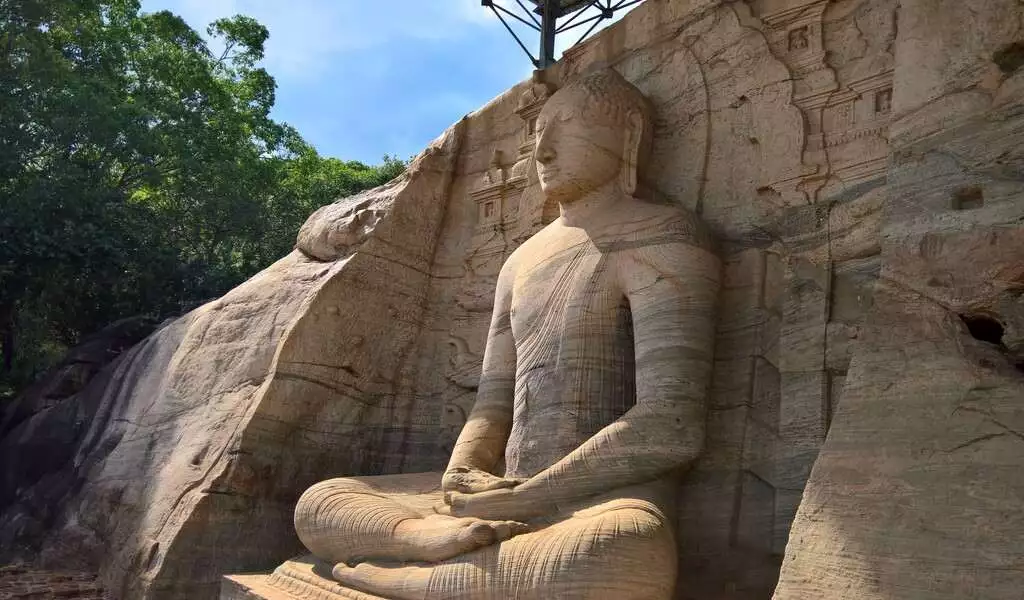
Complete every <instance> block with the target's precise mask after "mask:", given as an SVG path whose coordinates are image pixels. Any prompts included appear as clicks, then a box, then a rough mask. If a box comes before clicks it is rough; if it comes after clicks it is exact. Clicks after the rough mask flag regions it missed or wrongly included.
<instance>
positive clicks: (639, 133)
mask: <svg viewBox="0 0 1024 600" xmlns="http://www.w3.org/2000/svg"><path fill="white" fill-rule="evenodd" d="M643 132H644V118H643V115H641V114H640V113H637V112H631V113H629V116H627V117H626V135H625V136H624V143H625V148H623V152H622V190H623V191H624V192H626V194H628V195H630V196H632V195H633V194H635V193H636V188H637V172H638V170H639V168H640V144H641V143H642V141H643Z"/></svg>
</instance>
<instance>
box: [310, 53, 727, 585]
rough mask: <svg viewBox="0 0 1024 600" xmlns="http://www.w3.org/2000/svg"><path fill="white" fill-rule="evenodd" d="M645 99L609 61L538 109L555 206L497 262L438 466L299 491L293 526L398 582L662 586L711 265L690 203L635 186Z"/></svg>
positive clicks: (357, 576)
mask: <svg viewBox="0 0 1024 600" xmlns="http://www.w3.org/2000/svg"><path fill="white" fill-rule="evenodd" d="M650 133H651V110H650V108H649V105H648V103H647V101H646V99H645V98H644V97H643V96H642V95H641V94H640V92H639V91H638V90H637V89H636V88H635V87H633V86H632V85H631V84H629V83H628V82H627V81H625V80H624V79H623V78H622V77H621V76H620V75H618V74H617V73H616V72H614V71H612V70H610V69H605V70H599V71H595V72H593V73H591V74H588V75H585V76H582V77H580V78H579V79H577V80H576V81H575V82H573V83H570V84H569V85H567V86H565V87H564V88H562V89H560V90H559V91H558V92H556V93H555V94H554V95H553V96H552V97H551V98H550V100H549V101H548V102H547V104H546V105H545V106H544V108H543V110H542V112H541V114H540V117H539V118H538V135H537V138H536V148H535V160H536V162H537V171H538V175H539V178H540V184H541V187H542V189H543V191H544V193H545V194H546V195H547V197H548V198H549V199H552V200H557V202H558V203H559V206H560V216H559V217H558V218H557V219H556V220H555V221H553V222H552V223H550V224H549V225H547V226H546V227H545V228H544V229H542V230H541V231H540V232H538V233H537V234H536V235H534V236H533V237H532V238H530V239H529V240H527V241H526V242H525V243H524V244H523V245H521V246H520V247H519V248H518V249H516V250H515V252H513V253H512V254H511V255H510V256H509V257H508V259H507V260H506V262H505V263H504V265H503V267H502V269H501V272H500V275H499V277H498V281H497V289H496V293H495V301H494V310H493V314H492V318H491V323H490V330H489V333H488V336H487V344H486V349H485V353H484V360H483V369H482V373H481V375H480V383H479V388H478V395H477V399H476V403H475V405H474V407H473V409H472V411H471V413H470V415H469V417H468V419H467V422H466V424H465V426H464V428H463V430H462V432H461V434H460V436H459V438H458V441H457V442H456V445H455V448H454V450H453V452H452V456H451V460H450V462H449V465H448V468H447V470H446V471H445V472H444V473H443V474H441V473H433V474H429V473H428V474H405V475H389V476H380V477H351V478H339V479H331V480H328V481H324V482H321V483H319V484H317V485H315V486H313V487H312V488H310V489H309V490H307V491H306V492H305V494H304V495H303V496H302V499H301V500H300V501H299V504H298V507H297V509H296V513H295V526H296V529H297V532H298V535H299V538H300V539H301V540H302V542H303V543H304V544H305V545H306V547H308V548H309V550H310V551H311V552H312V553H313V554H314V555H315V556H317V557H318V558H319V559H321V560H323V561H327V562H328V563H330V564H331V565H335V566H334V568H333V572H332V574H333V577H334V578H335V579H337V581H338V582H340V583H341V584H342V585H343V586H344V587H346V588H350V589H353V590H357V591H360V592H363V593H366V594H372V595H374V596H380V597H384V598H390V599H402V600H405V599H409V600H412V599H415V600H424V599H427V598H430V599H434V598H453V599H454V598H460V599H461V598H520V599H538V600H539V599H549V598H581V599H584V598H586V599H592V598H602V599H604V598H607V599H616V600H628V599H633V598H636V599H641V598H643V599H666V598H670V597H671V596H672V594H673V589H674V586H675V582H676V569H677V566H676V564H677V557H676V541H675V539H674V524H673V513H674V512H675V505H674V498H673V490H674V488H675V487H676V486H675V485H674V481H675V478H677V477H678V475H679V474H680V473H681V472H682V471H683V470H685V468H686V467H687V466H688V465H690V464H691V463H692V462H693V461H694V460H695V459H696V458H697V457H698V455H699V454H700V453H701V451H702V448H703V445H704V435H705V434H704V430H705V425H704V423H705V396H706V388H707V386H708V382H709V377H710V372H711V367H712V342H713V338H714V328H715V314H714V309H715V304H716V298H717V293H718V286H719V281H718V280H719V271H720V263H719V260H718V259H717V258H716V256H715V254H714V253H713V250H712V247H711V244H710V241H709V236H708V235H707V233H706V232H705V230H704V229H703V227H702V226H701V224H700V223H699V222H698V220H697V218H696V217H695V216H694V215H693V214H691V213H689V212H687V211H685V210H683V209H681V208H678V207H673V206H664V205H658V204H652V203H648V202H645V201H642V200H639V199H637V198H635V197H634V194H635V192H636V189H637V178H638V175H637V173H638V168H639V166H640V165H641V163H642V162H643V158H644V155H645V153H646V151H647V144H648V143H649V138H650Z"/></svg>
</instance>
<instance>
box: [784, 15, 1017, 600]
mask: <svg viewBox="0 0 1024 600" xmlns="http://www.w3.org/2000/svg"><path fill="white" fill-rule="evenodd" d="M899 14H900V31H899V37H898V39H897V46H896V47H897V53H896V56H897V62H896V88H895V98H894V110H895V115H896V116H895V121H894V124H893V129H892V131H893V149H892V151H893V156H892V159H891V162H890V166H889V182H890V188H889V193H888V195H887V197H886V199H885V202H884V205H883V206H884V208H883V211H882V218H881V238H880V239H881V257H880V269H881V275H880V277H879V281H878V283H877V285H876V288H875V291H874V303H873V304H874V307H873V309H872V311H871V312H870V315H869V317H868V319H867V322H866V323H865V324H864V325H863V327H862V330H863V334H862V335H861V336H860V341H859V346H858V347H857V348H856V349H855V350H854V351H853V357H852V361H851V364H850V370H849V373H848V375H847V377H846V385H845V387H844V389H843V396H842V402H841V403H840V404H839V405H838V407H837V410H836V413H835V418H834V420H833V425H832V428H831V430H830V432H829V434H828V439H827V440H826V441H825V444H824V446H823V447H822V449H821V453H820V455H819V457H818V459H817V462H816V463H815V466H814V469H813V471H812V473H811V477H810V481H809V482H808V484H807V489H806V491H805V492H804V496H803V501H802V503H801V505H800V510H799V513H798V515H797V518H796V521H795V522H794V524H793V530H792V532H791V534H790V540H789V545H788V547H787V549H786V559H785V563H784V564H783V568H782V579H781V582H780V584H779V587H778V590H777V591H776V594H775V597H776V598H777V599H779V600H783V599H785V600H790V599H792V600H813V599H817V598H820V599H823V600H824V599H828V600H837V599H847V598H848V599H858V600H860V599H865V600H866V599H876V598H877V599H885V600H911V599H915V600H916V599H922V600H923V599H925V598H927V599H928V600H943V599H949V600H953V599H963V598H985V599H986V600H988V599H992V600H997V599H1003V598H1005V599H1007V600H1009V599H1010V598H1019V597H1020V595H1021V590H1024V562H1022V556H1024V543H1022V540H1024V518H1022V511H1021V508H1022V506H1024V504H1022V503H1024V480H1022V479H1021V477H1020V473H1019V471H1020V465H1021V464H1022V460H1024V402H1022V400H1024V361H1022V358H1024V356H1022V355H1021V353H1020V351H1021V335H1022V331H1021V329H1020V327H1021V321H1022V318H1024V300H1022V297H1024V296H1022V295H1024V226H1022V223H1024V152H1022V150H1021V148H1022V145H1021V140H1022V139H1024V94H1021V91H1022V89H1024V88H1022V87H1021V82H1022V81H1024V75H1022V74H1021V72H1020V71H1018V70H1014V69H1013V68H1009V67H1010V66H1012V65H1007V64H1005V63H1004V64H1000V59H1001V57H1002V58H1005V57H1006V53H1008V52H1012V51H1013V50H1012V49H1013V48H1014V47H1017V48H1019V47H1020V46H1019V45H1020V42H1021V40H1024V7H1022V5H1021V4H1020V3H1019V2H1012V1H999V0H997V1H993V2H953V1H944V0H943V1H939V2H933V1H923V0H911V1H906V0H904V1H903V2H901V9H900V13H899ZM1016 64H1017V67H1018V68H1019V66H1020V63H1019V62H1017V63H1016Z"/></svg>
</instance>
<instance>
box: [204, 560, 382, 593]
mask: <svg viewBox="0 0 1024 600" xmlns="http://www.w3.org/2000/svg"><path fill="white" fill-rule="evenodd" d="M220 600H387V599H386V598H381V597H380V596H374V595H371V594H364V593H362V592H357V591H355V590H350V589H348V588H345V587H343V586H342V585H341V584H339V583H338V582H337V581H334V580H333V579H332V578H331V566H330V565H328V564H327V563H325V562H322V561H320V560H317V558H316V557H314V556H312V555H307V556H301V557H299V558H295V559H292V560H289V561H287V562H285V563H284V564H283V565H281V566H280V567H278V568H276V569H274V571H273V572H272V573H255V574H249V575H226V576H225V577H224V578H223V579H222V580H221V588H220Z"/></svg>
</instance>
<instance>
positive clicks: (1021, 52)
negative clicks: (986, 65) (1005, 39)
mask: <svg viewBox="0 0 1024 600" xmlns="http://www.w3.org/2000/svg"><path fill="white" fill-rule="evenodd" d="M992 60H993V62H995V63H996V65H997V66H998V67H999V70H1000V71H1002V72H1003V73H1006V74H1007V75H1009V74H1011V73H1013V72H1014V71H1016V70H1017V69H1019V68H1021V67H1024V42H1014V43H1012V44H1009V45H1007V46H1003V47H1002V48H1000V49H999V50H997V51H996V53H995V54H993V55H992Z"/></svg>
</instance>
